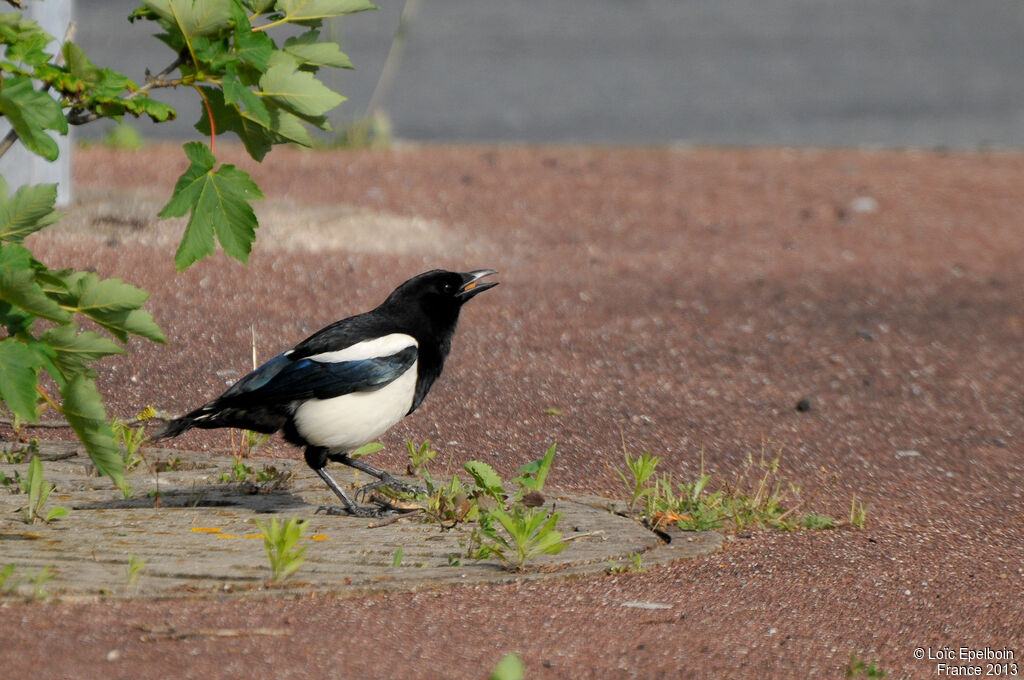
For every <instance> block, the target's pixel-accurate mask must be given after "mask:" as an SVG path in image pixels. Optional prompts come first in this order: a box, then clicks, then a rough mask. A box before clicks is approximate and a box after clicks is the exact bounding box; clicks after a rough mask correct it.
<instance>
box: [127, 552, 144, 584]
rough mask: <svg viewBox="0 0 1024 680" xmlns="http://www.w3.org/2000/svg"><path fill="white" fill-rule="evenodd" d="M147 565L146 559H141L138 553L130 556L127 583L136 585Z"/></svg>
mask: <svg viewBox="0 0 1024 680" xmlns="http://www.w3.org/2000/svg"><path fill="white" fill-rule="evenodd" d="M145 567H146V560H144V559H141V558H140V557H138V556H137V555H129V556H128V569H127V572H128V573H127V579H126V580H127V583H128V585H129V586H134V585H135V584H136V583H138V582H139V576H140V575H141V574H142V570H143V569H144V568H145Z"/></svg>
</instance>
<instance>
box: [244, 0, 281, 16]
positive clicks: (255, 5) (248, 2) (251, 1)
mask: <svg viewBox="0 0 1024 680" xmlns="http://www.w3.org/2000/svg"><path fill="white" fill-rule="evenodd" d="M276 1H277V0H242V3H243V4H244V5H245V6H246V7H248V8H249V10H250V11H252V12H254V13H256V14H263V13H264V12H267V11H269V10H270V8H271V7H273V6H274V3H275V2H276Z"/></svg>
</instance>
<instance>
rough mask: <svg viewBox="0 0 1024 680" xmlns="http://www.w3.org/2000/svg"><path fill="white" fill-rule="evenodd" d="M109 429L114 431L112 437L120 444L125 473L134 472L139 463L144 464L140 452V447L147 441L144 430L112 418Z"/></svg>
mask: <svg viewBox="0 0 1024 680" xmlns="http://www.w3.org/2000/svg"><path fill="white" fill-rule="evenodd" d="M110 429H112V430H113V431H114V437H116V438H117V441H118V444H120V450H121V459H122V460H123V461H124V469H125V471H128V470H134V469H135V468H136V467H138V466H139V464H140V463H142V462H145V458H144V457H143V456H142V452H141V449H142V447H143V446H144V445H145V444H146V443H147V442H148V441H149V437H148V436H146V430H145V428H143V427H132V426H131V425H129V424H128V423H126V422H124V421H123V420H120V419H118V418H114V419H113V420H112V421H111V422H110Z"/></svg>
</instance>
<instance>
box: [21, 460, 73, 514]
mask: <svg viewBox="0 0 1024 680" xmlns="http://www.w3.org/2000/svg"><path fill="white" fill-rule="evenodd" d="M22 488H23V490H24V491H25V492H26V493H27V494H28V506H27V507H26V508H24V509H23V511H22V512H23V517H24V521H25V524H35V523H36V522H37V521H40V520H41V521H43V522H45V523H47V524H49V523H50V522H52V521H53V520H55V519H57V518H59V517H64V516H66V515H67V514H68V511H67V508H64V507H62V506H60V505H58V506H55V507H53V508H51V509H50V511H49V512H47V513H46V514H43V506H44V505H46V501H47V500H48V499H49V498H50V494H51V493H52V492H53V490H54V489H55V488H56V487H55V486H54V485H53V484H50V483H49V482H46V481H44V480H43V464H42V462H41V461H40V460H39V456H32V460H31V462H29V464H28V477H27V478H26V479H25V481H24V486H23V487H22Z"/></svg>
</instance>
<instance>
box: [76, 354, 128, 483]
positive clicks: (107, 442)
mask: <svg viewBox="0 0 1024 680" xmlns="http://www.w3.org/2000/svg"><path fill="white" fill-rule="evenodd" d="M61 397H63V399H64V403H63V404H62V405H61V412H62V413H63V414H64V417H65V418H67V421H68V424H69V425H71V429H73V430H74V431H75V434H76V435H78V438H79V440H81V442H82V444H83V445H84V446H85V450H86V451H87V452H88V453H89V458H91V459H92V462H93V464H94V465H95V466H96V470H97V471H98V472H99V473H100V474H101V475H107V476H109V477H110V478H111V479H112V480H113V482H114V484H115V485H117V486H118V487H122V486H124V460H123V459H122V458H121V453H120V451H119V450H118V448H117V441H116V440H115V438H114V431H113V430H112V429H111V428H110V425H108V424H107V410H106V408H105V407H104V406H103V398H102V397H101V396H100V392H99V390H98V389H97V388H96V383H95V381H93V379H92V378H90V377H88V376H86V375H83V374H78V375H76V376H74V377H73V378H72V379H71V380H69V381H68V383H67V384H66V385H65V386H64V389H63V390H61Z"/></svg>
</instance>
